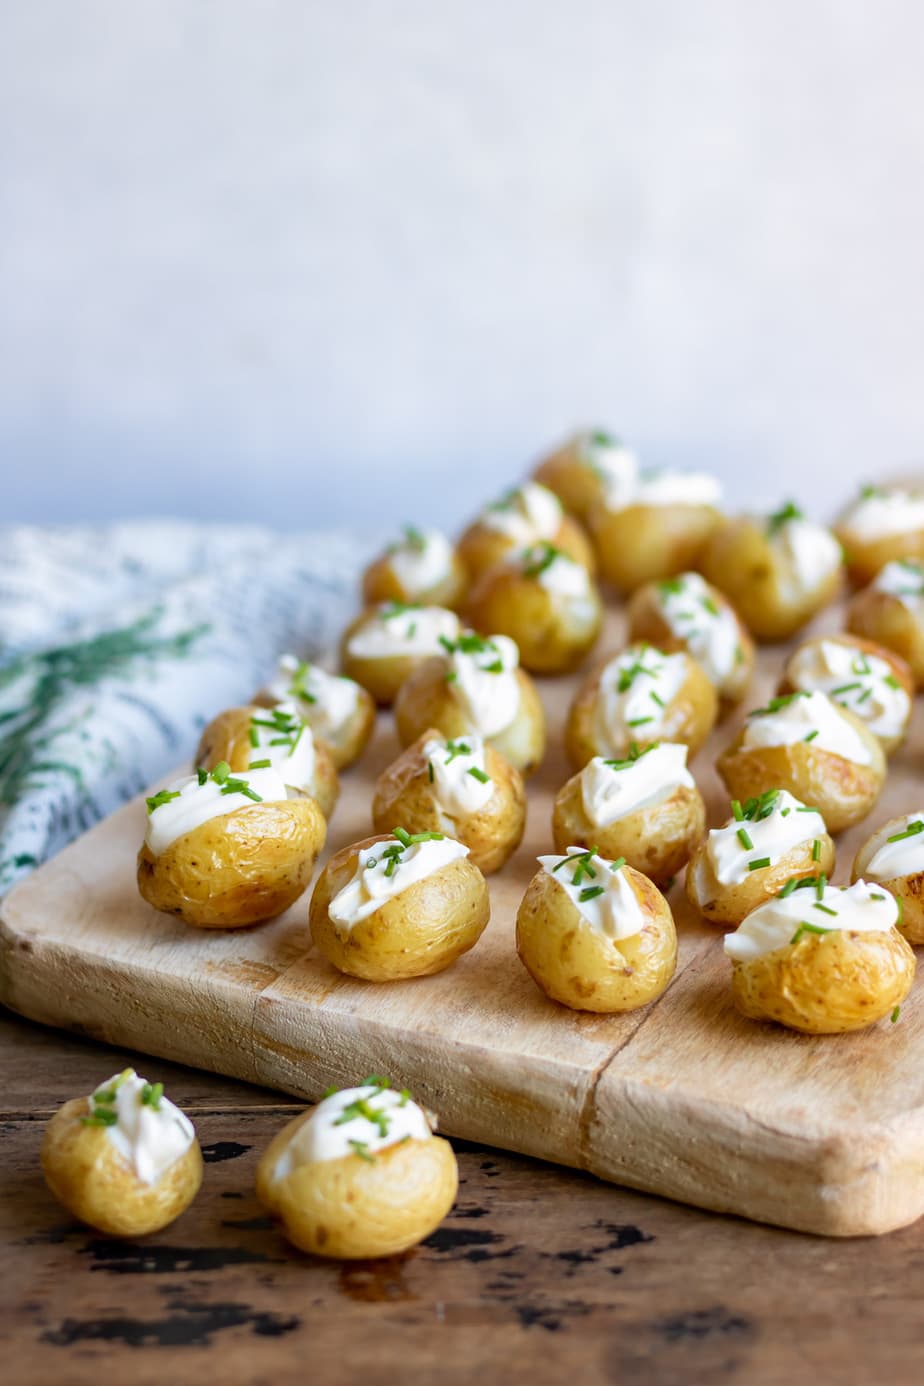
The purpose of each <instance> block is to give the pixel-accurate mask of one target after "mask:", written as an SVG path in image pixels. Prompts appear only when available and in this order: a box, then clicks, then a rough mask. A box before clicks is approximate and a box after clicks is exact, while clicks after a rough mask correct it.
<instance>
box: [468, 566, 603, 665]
mask: <svg viewBox="0 0 924 1386" xmlns="http://www.w3.org/2000/svg"><path fill="white" fill-rule="evenodd" d="M466 610H467V615H468V619H469V621H470V622H471V624H472V625H473V626H474V627H475V629H476V630H479V631H483V632H485V633H487V632H492V633H500V634H501V635H508V636H510V638H511V639H512V640H513V641H515V643H516V645H517V647H518V649H519V651H520V660H521V662H522V664H523V667H524V668H525V669H529V671H530V672H531V673H533V674H563V673H566V672H567V671H568V670H570V669H574V668H576V667H577V665H578V664H580V662H581V660H582V659H583V658H584V656H585V655H586V654H587V652H588V650H589V649H590V648H591V647H592V646H593V644H594V643H595V641H596V639H597V636H598V635H599V634H600V623H601V621H602V619H603V606H602V603H601V601H600V594H599V592H598V591H597V589H596V587H595V586H594V583H593V581H592V580H591V577H590V575H589V573H588V572H587V569H586V568H584V567H582V566H581V564H580V563H575V561H574V560H573V559H571V558H569V557H568V555H567V554H566V553H564V552H563V551H562V550H561V549H556V548H555V547H554V546H553V545H551V544H548V543H546V542H545V541H543V542H542V543H539V544H534V545H533V546H532V547H531V548H528V549H522V550H517V551H515V552H514V553H512V554H511V555H509V556H508V557H507V558H505V559H504V560H503V561H502V562H500V563H496V564H495V565H494V567H493V568H489V569H488V570H487V571H486V572H484V573H482V575H481V577H480V578H478V580H477V581H476V583H475V585H474V587H473V588H472V591H471V594H470V596H469V600H468V606H467V609H466Z"/></svg>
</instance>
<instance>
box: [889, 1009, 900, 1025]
mask: <svg viewBox="0 0 924 1386" xmlns="http://www.w3.org/2000/svg"><path fill="white" fill-rule="evenodd" d="M901 1013H902V1008H901V1006H896V1007H895V1010H894V1011H893V1012H892V1014H891V1015H890V1016H889V1019H890V1020H891V1022H892V1024H893V1025H894V1024H895V1022H896V1020H897V1019H898V1017H899V1016H900V1015H901Z"/></svg>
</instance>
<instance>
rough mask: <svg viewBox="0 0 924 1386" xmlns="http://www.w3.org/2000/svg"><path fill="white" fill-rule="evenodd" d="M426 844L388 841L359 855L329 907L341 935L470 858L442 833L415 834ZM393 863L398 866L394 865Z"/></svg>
mask: <svg viewBox="0 0 924 1386" xmlns="http://www.w3.org/2000/svg"><path fill="white" fill-rule="evenodd" d="M414 836H416V837H418V838H420V837H424V840H423V841H414V840H413V839H412V840H411V842H410V844H409V845H404V844H403V843H401V842H400V841H399V840H398V838H396V837H392V838H386V839H384V840H383V841H381V842H375V843H373V845H372V846H371V847H364V848H363V849H362V851H360V852H359V854H358V856H357V861H356V869H355V871H354V872H353V875H352V877H351V878H350V880H349V881H347V883H346V885H345V886H343V887H342V888H341V889H340V890H339V891H338V892H337V894H336V895H335V896H334V898H333V899H332V900H331V902H330V904H329V905H328V907H327V913H328V915H329V917H330V920H331V923H332V924H333V925H334V928H335V929H336V930H337V932H338V933H340V934H348V933H349V932H350V930H351V929H352V928H353V927H354V925H356V924H358V923H359V922H360V920H362V919H368V917H369V915H370V914H374V913H375V911H376V910H377V909H381V907H382V905H384V904H385V902H386V901H387V900H393V899H394V898H395V896H396V895H400V894H401V892H402V891H404V890H407V889H408V888H409V887H410V886H412V885H416V884H417V882H418V881H424V880H426V879H427V877H428V876H432V875H434V874H435V873H436V872H437V871H440V870H442V868H443V867H444V866H448V865H449V863H450V862H453V861H458V860H459V858H460V857H467V856H468V848H467V847H463V845H462V843H461V842H456V840H455V839H454V838H451V837H444V836H443V835H442V834H434V835H432V836H429V835H423V834H415V835H414ZM392 863H395V865H393V864H392Z"/></svg>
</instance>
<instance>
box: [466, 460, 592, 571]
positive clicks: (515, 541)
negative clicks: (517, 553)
mask: <svg viewBox="0 0 924 1386" xmlns="http://www.w3.org/2000/svg"><path fill="white" fill-rule="evenodd" d="M543 540H546V541H547V542H548V543H550V544H554V545H555V547H556V548H557V549H561V550H562V551H563V552H564V553H566V554H567V555H568V557H569V558H573V559H574V561H575V563H580V564H581V565H582V566H583V567H585V568H586V569H587V571H588V572H590V573H592V572H593V571H594V569H595V567H596V564H595V561H594V554H593V549H592V548H591V546H590V541H589V540H588V538H587V535H586V534H585V533H584V531H583V530H582V529H581V527H580V525H579V524H578V523H577V522H576V521H575V520H573V519H572V518H571V516H570V515H566V514H565V512H564V510H563V509H562V505H561V501H560V500H559V499H558V497H557V496H556V495H555V494H554V493H553V492H552V491H549V490H548V489H547V488H546V487H545V486H539V485H538V484H537V483H536V482H534V481H527V482H525V483H524V484H523V485H522V486H516V487H514V489H513V490H512V491H508V492H507V493H506V494H505V495H503V496H501V498H500V500H497V501H495V502H494V504H493V505H489V506H487V507H486V509H484V510H483V511H482V512H481V514H480V515H479V516H478V518H477V519H476V520H474V521H473V523H472V524H470V525H469V527H468V529H466V531H465V533H464V534H463V535H462V537H461V539H460V540H459V543H458V546H457V550H456V552H457V553H458V555H459V557H460V559H461V560H462V562H463V564H464V565H465V568H466V570H467V572H468V575H469V579H470V581H472V582H474V581H475V579H476V578H479V577H480V576H481V574H482V573H484V572H486V571H487V570H488V568H493V567H494V564H495V563H499V562H500V561H501V559H503V558H505V557H506V556H507V554H508V553H510V552H512V551H514V550H516V549H526V548H529V546H530V545H531V544H539V543H541V542H542V541H543Z"/></svg>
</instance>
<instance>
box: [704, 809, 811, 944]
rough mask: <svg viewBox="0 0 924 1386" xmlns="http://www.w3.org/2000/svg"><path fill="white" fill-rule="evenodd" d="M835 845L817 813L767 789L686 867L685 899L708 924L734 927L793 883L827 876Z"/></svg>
mask: <svg viewBox="0 0 924 1386" xmlns="http://www.w3.org/2000/svg"><path fill="white" fill-rule="evenodd" d="M834 860H835V855H834V842H833V841H832V839H831V836H830V834H829V833H828V830H827V828H826V826H825V821H824V819H823V818H822V816H821V814H820V813H819V812H818V811H817V809H813V808H811V807H809V806H808V805H807V804H803V803H800V801H799V800H798V799H796V798H794V797H793V796H792V795H791V794H790V793H789V792H788V790H785V789H769V790H767V791H766V793H764V794H761V795H760V797H759V798H755V799H747V800H745V802H744V803H743V804H742V803H740V802H739V801H738V800H735V801H734V803H733V804H732V817H731V818H729V819H728V820H727V821H726V822H725V823H723V824H722V826H721V827H720V828H713V829H712V830H711V832H710V833H709V835H708V837H707V838H706V839H705V840H704V841H703V842H701V843H700V844H699V846H698V847H697V849H696V851H695V852H694V853H693V856H692V858H691V860H690V864H689V866H688V867H687V876H686V892H687V899H688V900H689V902H690V904H691V905H692V906H693V908H694V909H695V910H698V911H699V913H700V914H701V915H702V916H703V918H704V919H707V920H708V921H709V923H710V924H718V925H721V926H724V927H728V926H729V925H731V926H732V927H737V925H739V924H740V923H741V921H742V919H744V918H745V916H746V915H749V914H750V913H751V912H752V911H753V910H756V909H757V907H758V905H762V904H763V903H764V901H765V900H769V899H771V898H772V897H773V896H775V895H777V894H778V893H779V891H781V890H782V889H783V888H784V887H785V886H786V884H787V882H789V881H791V880H793V879H801V878H802V877H805V876H812V877H815V876H818V875H819V873H824V875H825V876H830V875H831V872H832V871H833V870H834Z"/></svg>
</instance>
